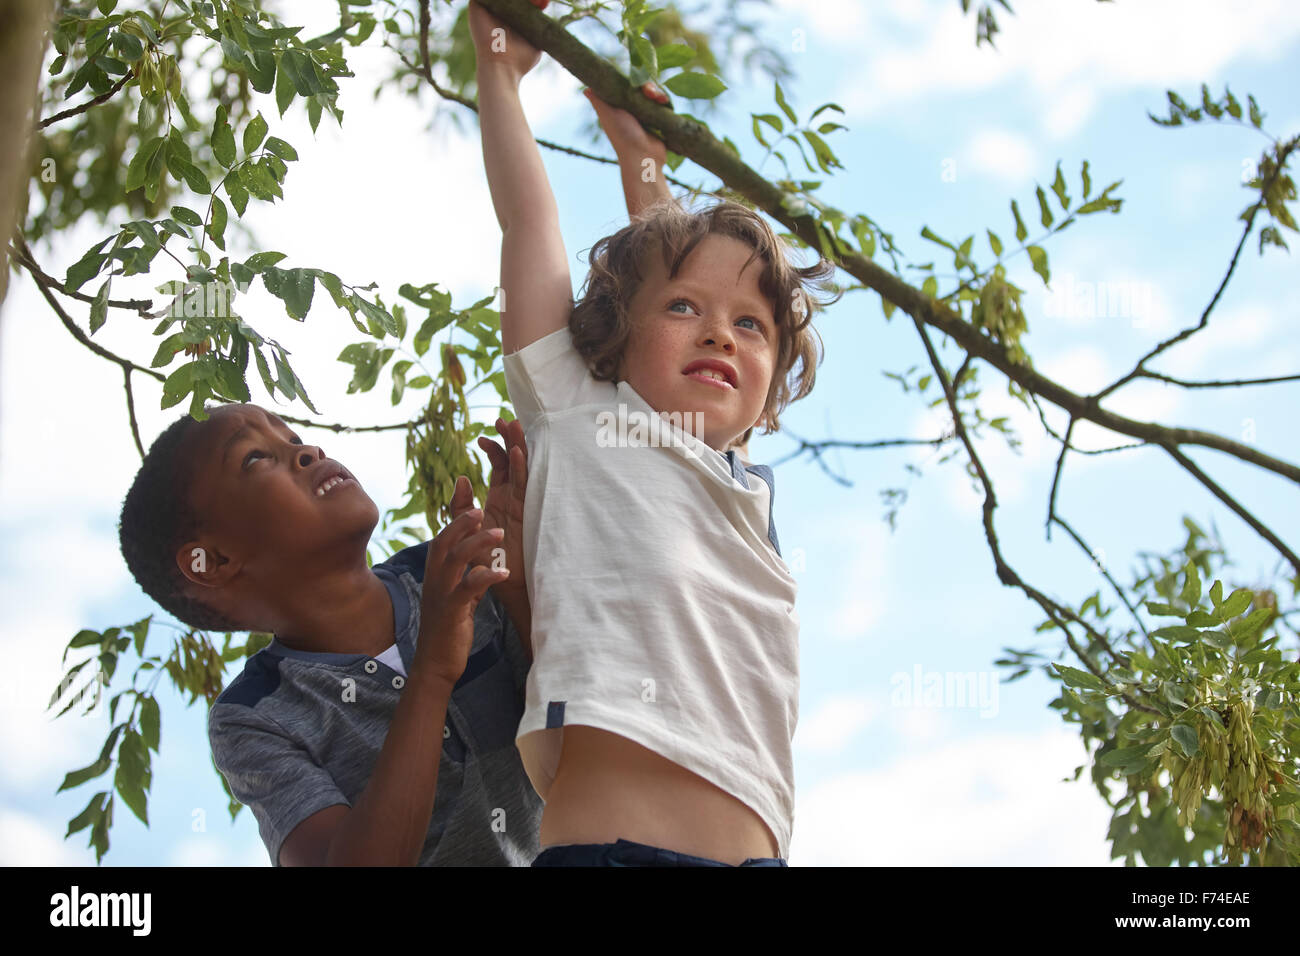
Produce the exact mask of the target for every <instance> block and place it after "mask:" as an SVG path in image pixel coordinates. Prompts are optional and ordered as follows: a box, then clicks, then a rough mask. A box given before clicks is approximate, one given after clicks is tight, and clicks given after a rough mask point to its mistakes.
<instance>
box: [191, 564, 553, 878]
mask: <svg viewBox="0 0 1300 956" xmlns="http://www.w3.org/2000/svg"><path fill="white" fill-rule="evenodd" d="M428 547H429V545H428V542H425V543H423V544H419V545H416V546H414V547H410V548H406V549H404V550H402V551H399V552H398V553H397V554H395V555H393V556H392V557H391V558H389V559H388V560H387V561H385V562H383V563H382V564H377V565H375V566H374V568H373V570H374V572H375V574H376V575H377V576H378V577H379V578H380V580H382V581H383V582H384V585H385V586H386V587H387V588H388V593H389V594H390V595H391V597H392V601H393V620H394V624H395V630H396V634H395V642H396V644H397V648H398V651H399V653H400V654H401V658H402V663H403V665H404V666H405V668H406V669H407V671H408V672H409V671H410V668H411V662H412V659H413V657H414V654H415V641H416V636H417V634H418V633H419V626H420V588H421V582H422V581H423V578H424V563H425V556H426V554H427V552H428ZM528 668H529V664H528V659H527V656H526V654H525V651H524V648H523V644H522V643H521V642H520V639H519V635H518V633H516V631H515V629H514V626H513V624H512V623H511V622H510V619H509V616H508V615H507V614H506V613H505V611H504V609H503V608H502V607H501V604H500V602H499V601H497V600H496V598H495V597H493V595H492V594H491V592H488V594H486V595H485V596H484V597H483V599H482V600H481V601H480V602H479V605H478V609H477V610H476V612H475V616H474V643H473V645H472V646H471V648H470V654H469V660H468V662H467V664H466V666H465V673H464V674H463V675H462V676H461V678H460V680H459V681H457V682H456V686H455V688H454V689H453V691H452V695H451V700H450V702H449V703H448V705H447V723H446V726H445V727H444V728H443V741H442V755H441V758H440V763H439V765H438V784H437V792H436V794H435V798H434V805H433V815H432V817H431V819H430V820H429V830H428V834H427V835H426V836H425V841H424V848H423V849H422V850H421V851H420V860H419V863H420V865H421V866H457V865H459V866H466V865H489V866H490V865H496V866H527V865H529V864H531V863H532V861H533V859H534V857H536V856H537V854H538V853H539V852H540V849H539V845H538V840H537V833H538V827H539V825H540V823H541V816H542V806H543V803H542V800H541V798H540V797H538V796H537V792H536V791H535V790H534V789H533V786H532V784H531V783H529V781H528V776H527V774H525V773H524V768H523V765H522V763H521V762H520V759H519V752H518V751H517V750H516V749H515V731H516V730H517V729H518V726H519V719H520V717H521V716H522V715H523V712H524V687H525V683H526V679H527V675H528ZM404 684H405V680H404V679H403V677H402V676H401V675H400V674H399V673H398V672H397V671H395V670H393V669H392V668H390V667H388V666H387V665H386V664H384V663H383V662H382V661H379V660H376V659H374V658H371V657H369V656H367V655H365V654H319V653H309V652H305V651H296V650H292V649H290V648H288V647H285V646H284V645H283V644H281V643H280V642H279V641H278V640H272V642H271V643H270V644H269V645H268V646H267V647H265V648H263V649H262V650H260V651H258V652H257V653H256V654H254V655H253V656H252V657H250V658H249V659H248V661H247V663H246V664H245V665H244V670H243V672H242V673H241V674H240V675H239V676H238V677H236V678H235V679H234V680H233V681H232V682H231V683H230V685H229V686H227V687H226V689H225V690H224V691H223V692H222V693H221V695H220V696H219V697H218V698H217V700H216V702H215V703H214V704H213V705H212V707H211V709H210V711H209V713H208V739H209V742H210V743H211V745H212V759H213V762H214V763H215V764H216V766H217V769H218V770H219V771H221V774H222V775H223V776H224V777H225V778H226V782H227V784H229V786H230V790H231V792H232V793H233V794H234V795H235V797H236V798H237V799H238V800H239V801H240V802H241V803H244V804H245V805H247V806H248V807H249V808H250V809H251V810H252V811H253V816H254V817H255V818H256V819H257V824H258V829H259V832H260V833H261V836H262V842H264V843H265V844H266V849H267V852H268V853H269V854H270V857H271V862H272V864H273V865H275V866H279V865H280V848H281V846H282V845H283V844H284V840H285V837H287V836H288V835H289V834H290V833H291V832H292V831H293V829H294V827H296V826H297V825H298V824H299V823H301V822H302V821H303V820H305V819H306V818H307V817H309V816H311V815H312V814H313V813H316V812H317V811H319V810H323V809H325V808H326V807H330V806H334V805H336V804H343V805H344V806H352V805H353V803H354V802H355V801H356V800H357V798H358V797H359V796H360V795H361V793H362V791H364V790H365V787H366V783H367V782H368V781H369V779H370V775H371V772H372V771H373V770H374V766H375V761H376V760H377V759H378V757H379V751H380V749H381V748H382V747H383V744H384V739H385V737H386V736H387V734H388V727H389V724H390V722H391V721H392V718H393V712H394V710H395V709H396V707H397V701H398V699H399V697H400V695H401V694H402V686H403V685H404Z"/></svg>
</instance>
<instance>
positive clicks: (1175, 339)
mask: <svg viewBox="0 0 1300 956" xmlns="http://www.w3.org/2000/svg"><path fill="white" fill-rule="evenodd" d="M1297 145H1300V137H1297V138H1295V139H1293V140H1292V141H1291V142H1290V143H1288V144H1287V145H1286V147H1285V148H1283V149H1282V151H1281V152H1280V153H1279V154H1278V157H1277V166H1276V167H1275V168H1274V170H1273V172H1272V173H1271V174H1270V176H1269V178H1268V181H1267V182H1265V183H1264V184H1263V185H1261V186H1260V190H1259V201H1258V202H1256V203H1255V204H1254V205H1253V206H1252V207H1251V208H1250V214H1249V215H1248V216H1247V217H1246V227H1245V228H1244V229H1243V230H1242V231H1241V238H1240V239H1238V240H1237V248H1236V249H1235V250H1233V253H1232V261H1231V262H1229V263H1228V270H1227V272H1225V273H1224V275H1223V279H1222V281H1220V282H1219V287H1218V288H1217V289H1215V290H1214V296H1213V298H1211V299H1210V303H1209V305H1207V306H1206V307H1205V311H1203V312H1202V313H1201V320H1200V321H1199V322H1197V323H1196V324H1195V325H1193V326H1189V327H1188V328H1185V329H1183V330H1182V331H1181V332H1179V333H1178V334H1177V335H1174V336H1171V337H1170V338H1167V339H1165V340H1164V341H1163V342H1161V343H1159V344H1158V345H1156V346H1155V348H1153V349H1152V350H1151V351H1150V352H1148V353H1147V354H1146V355H1144V356H1142V358H1140V359H1138V363H1137V365H1135V366H1134V367H1133V370H1132V371H1131V372H1129V373H1128V374H1127V375H1125V376H1124V377H1123V378H1120V379H1117V380H1116V381H1114V382H1112V383H1111V384H1110V385H1107V386H1106V387H1105V388H1104V389H1102V390H1101V391H1100V392H1098V393H1097V394H1096V395H1094V396H1092V400H1093V401H1100V400H1101V399H1103V398H1105V397H1106V396H1107V395H1109V394H1111V393H1112V392H1114V391H1115V390H1116V389H1117V388H1120V387H1122V386H1124V385H1126V384H1128V383H1129V382H1131V381H1133V379H1135V378H1137V377H1138V376H1139V375H1141V374H1142V371H1143V367H1144V366H1145V365H1146V363H1147V362H1149V361H1151V359H1153V358H1155V357H1156V356H1157V355H1159V354H1160V353H1161V352H1163V351H1164V350H1165V349H1167V348H1169V347H1170V346H1173V345H1176V344H1178V343H1179V342H1181V341H1183V340H1184V339H1186V338H1189V337H1190V336H1192V335H1195V334H1196V333H1197V332H1199V331H1201V329H1203V328H1205V326H1206V324H1207V323H1208V322H1209V321H1210V313H1211V312H1213V311H1214V307H1215V306H1216V305H1218V304H1219V299H1220V298H1222V297H1223V293H1224V290H1225V289H1227V288H1228V283H1229V282H1230V281H1231V280H1232V276H1233V273H1235V272H1236V271H1237V262H1238V260H1240V258H1241V251H1242V249H1243V248H1245V245H1246V240H1247V239H1248V238H1250V234H1251V232H1252V231H1253V230H1254V228H1255V217H1256V216H1257V215H1258V214H1259V211H1260V210H1261V209H1262V208H1264V204H1265V200H1266V197H1267V196H1268V193H1269V190H1271V189H1272V188H1273V184H1274V183H1275V182H1277V178H1278V177H1279V176H1281V175H1282V170H1283V168H1284V167H1285V166H1286V159H1287V156H1288V155H1289V154H1290V153H1291V151H1292V150H1293V149H1295V148H1296V146H1297Z"/></svg>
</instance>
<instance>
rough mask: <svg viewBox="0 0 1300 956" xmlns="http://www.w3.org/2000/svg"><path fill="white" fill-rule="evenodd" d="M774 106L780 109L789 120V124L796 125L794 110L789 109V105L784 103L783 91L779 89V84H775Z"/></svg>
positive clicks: (797, 120) (797, 121) (796, 119)
mask: <svg viewBox="0 0 1300 956" xmlns="http://www.w3.org/2000/svg"><path fill="white" fill-rule="evenodd" d="M776 105H777V106H779V107H781V112H783V113H785V115H786V116H788V117H789V118H790V122H791V123H794V124H796V125H798V123H799V119H798V117H796V116H795V113H794V110H793V109H791V108H790V104H789V103H787V102H786V99H785V91H784V90H782V89H781V84H780V83H777V84H776Z"/></svg>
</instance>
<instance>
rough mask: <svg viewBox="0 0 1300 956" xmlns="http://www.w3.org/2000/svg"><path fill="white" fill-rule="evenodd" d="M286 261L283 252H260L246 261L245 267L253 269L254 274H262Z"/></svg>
mask: <svg viewBox="0 0 1300 956" xmlns="http://www.w3.org/2000/svg"><path fill="white" fill-rule="evenodd" d="M282 259H284V253H283V252H258V253H254V254H253V255H251V256H249V257H248V258H247V259H245V260H244V267H245V268H247V269H251V270H252V271H253V272H261V271H262V270H263V269H265V268H267V267H268V266H273V265H275V264H276V263H277V262H279V261H281V260H282Z"/></svg>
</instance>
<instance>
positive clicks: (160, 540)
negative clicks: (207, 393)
mask: <svg viewBox="0 0 1300 956" xmlns="http://www.w3.org/2000/svg"><path fill="white" fill-rule="evenodd" d="M205 411H208V412H209V413H210V412H211V411H212V409H211V408H207V407H205ZM198 425H199V423H198V422H197V421H196V420H195V419H194V418H193V417H191V416H190V414H189V413H188V412H187V413H186V414H184V415H182V416H181V417H180V418H178V419H176V421H174V422H172V423H171V424H170V425H168V426H167V428H166V429H165V430H164V431H163V433H162V434H161V435H159V436H158V437H157V438H155V439H154V441H153V444H152V445H150V446H149V452H148V454H146V455H145V456H144V461H143V462H142V463H141V465H140V470H139V471H138V472H136V475H135V480H134V481H132V482H131V488H130V490H129V491H127V493H126V498H125V500H124V501H123V502H122V516H121V519H120V520H119V522H118V538H119V540H120V542H121V545H122V557H123V558H125V559H126V566H127V568H129V569H130V571H131V574H132V576H133V577H134V578H135V579H136V582H137V583H139V585H140V587H141V588H143V589H144V592H145V594H148V595H149V596H150V597H151V598H153V599H154V600H155V601H157V602H158V604H159V605H160V606H161V607H162V609H163V610H165V611H166V612H167V613H169V614H171V615H173V616H174V617H175V618H176V619H177V620H179V621H181V622H183V623H185V624H188V625H189V626H190V627H192V628H196V629H198V630H205V631H247V630H249V628H248V627H246V626H244V625H242V624H239V623H237V622H235V621H232V620H231V619H230V618H228V617H226V616H225V615H224V614H221V613H219V612H217V611H215V610H213V609H212V608H211V607H209V606H208V605H206V604H204V603H203V602H202V601H199V600H196V599H195V598H192V597H190V596H189V595H187V594H186V593H185V587H186V583H187V579H186V578H185V576H184V575H183V574H181V571H180V568H178V567H177V566H176V549H177V548H179V547H180V546H181V545H182V544H184V543H185V541H186V540H188V539H190V538H193V537H194V535H195V534H196V533H197V532H198V530H199V528H200V521H199V515H198V514H197V513H196V512H195V511H194V508H193V506H192V505H191V504H190V487H191V485H192V482H193V477H194V468H195V465H194V463H193V461H191V460H187V458H188V457H189V456H186V455H182V454H181V446H182V444H183V443H184V440H185V438H186V436H188V435H189V434H190V433H191V432H192V431H193V430H194V429H195V428H196V427H198Z"/></svg>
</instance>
